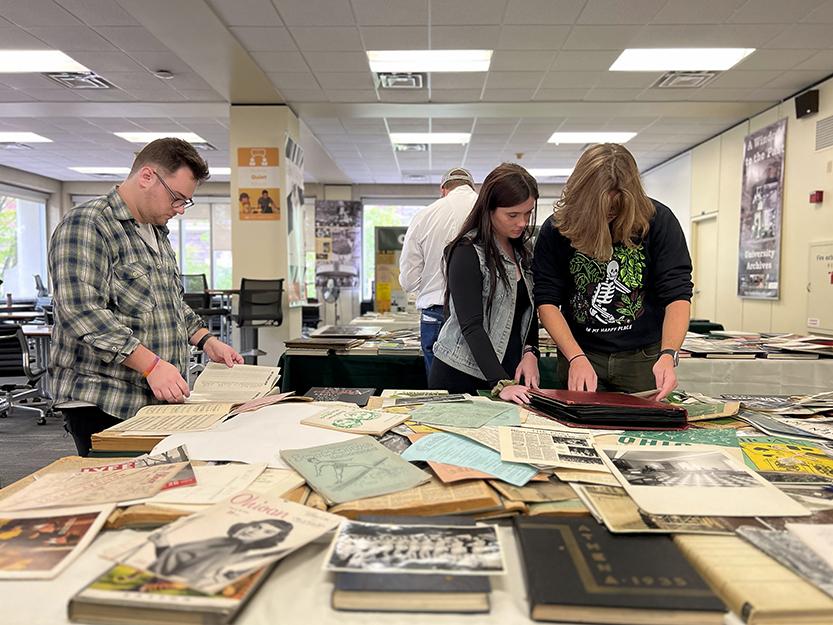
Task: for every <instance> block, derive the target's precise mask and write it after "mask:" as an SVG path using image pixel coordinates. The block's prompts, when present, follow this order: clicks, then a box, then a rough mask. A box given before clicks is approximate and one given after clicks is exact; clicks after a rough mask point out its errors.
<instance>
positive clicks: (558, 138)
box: [547, 132, 636, 144]
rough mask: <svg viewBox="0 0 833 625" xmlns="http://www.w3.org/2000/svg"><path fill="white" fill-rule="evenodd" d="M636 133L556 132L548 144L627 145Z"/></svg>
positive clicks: (548, 140)
mask: <svg viewBox="0 0 833 625" xmlns="http://www.w3.org/2000/svg"><path fill="white" fill-rule="evenodd" d="M635 136H636V133H635V132H554V133H552V136H551V137H550V138H549V139H547V143H582V144H583V143H627V142H628V141H630V140H631V139H633V138H634V137H635Z"/></svg>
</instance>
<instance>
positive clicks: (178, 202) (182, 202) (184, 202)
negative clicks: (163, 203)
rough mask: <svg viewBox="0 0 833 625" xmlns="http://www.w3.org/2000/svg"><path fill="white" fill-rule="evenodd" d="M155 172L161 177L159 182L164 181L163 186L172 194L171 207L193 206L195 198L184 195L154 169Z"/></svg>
mask: <svg viewBox="0 0 833 625" xmlns="http://www.w3.org/2000/svg"><path fill="white" fill-rule="evenodd" d="M153 173H154V174H156V177H157V178H159V182H161V183H162V186H163V187H165V189H166V190H167V191H168V195H170V196H171V208H191V207H192V206H193V205H194V199H193V198H190V197H182V196H181V195H179V194H178V193H176V192H175V191H174V190H173V189H171V188H170V187H169V186H168V183H167V182H165V181H164V180H163V179H162V176H160V175H159V172H158V171H156V170H154V171H153Z"/></svg>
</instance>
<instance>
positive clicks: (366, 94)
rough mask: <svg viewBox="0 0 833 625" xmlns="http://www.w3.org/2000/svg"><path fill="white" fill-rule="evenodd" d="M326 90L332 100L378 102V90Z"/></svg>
mask: <svg viewBox="0 0 833 625" xmlns="http://www.w3.org/2000/svg"><path fill="white" fill-rule="evenodd" d="M325 92H326V94H327V98H329V100H330V102H376V101H378V98H377V97H376V92H375V91H374V90H372V89H364V90H362V89H327V88H326V85H325Z"/></svg>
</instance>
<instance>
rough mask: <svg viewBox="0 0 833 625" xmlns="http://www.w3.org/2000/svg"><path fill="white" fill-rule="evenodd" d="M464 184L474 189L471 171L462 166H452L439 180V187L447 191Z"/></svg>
mask: <svg viewBox="0 0 833 625" xmlns="http://www.w3.org/2000/svg"><path fill="white" fill-rule="evenodd" d="M464 184H467V185H469V186H470V187H471V188H472V189H474V178H472V175H471V172H470V171H469V170H468V169H463V168H462V167H452V168H451V169H449V170H448V171H447V172H445V174H443V177H442V180H440V188H441V189H446V190H448V191H451V190H452V189H454V188H456V187H461V186H463V185H464Z"/></svg>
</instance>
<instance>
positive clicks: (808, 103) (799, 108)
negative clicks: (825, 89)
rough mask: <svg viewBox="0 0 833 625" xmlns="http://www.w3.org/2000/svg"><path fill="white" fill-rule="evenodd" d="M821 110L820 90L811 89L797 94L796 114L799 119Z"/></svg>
mask: <svg viewBox="0 0 833 625" xmlns="http://www.w3.org/2000/svg"><path fill="white" fill-rule="evenodd" d="M818 112H819V90H818V89H810V90H809V91H805V92H804V93H801V94H799V95H797V96H795V116H796V117H797V118H798V119H801V118H802V117H806V116H807V115H812V114H813V113H818Z"/></svg>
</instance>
